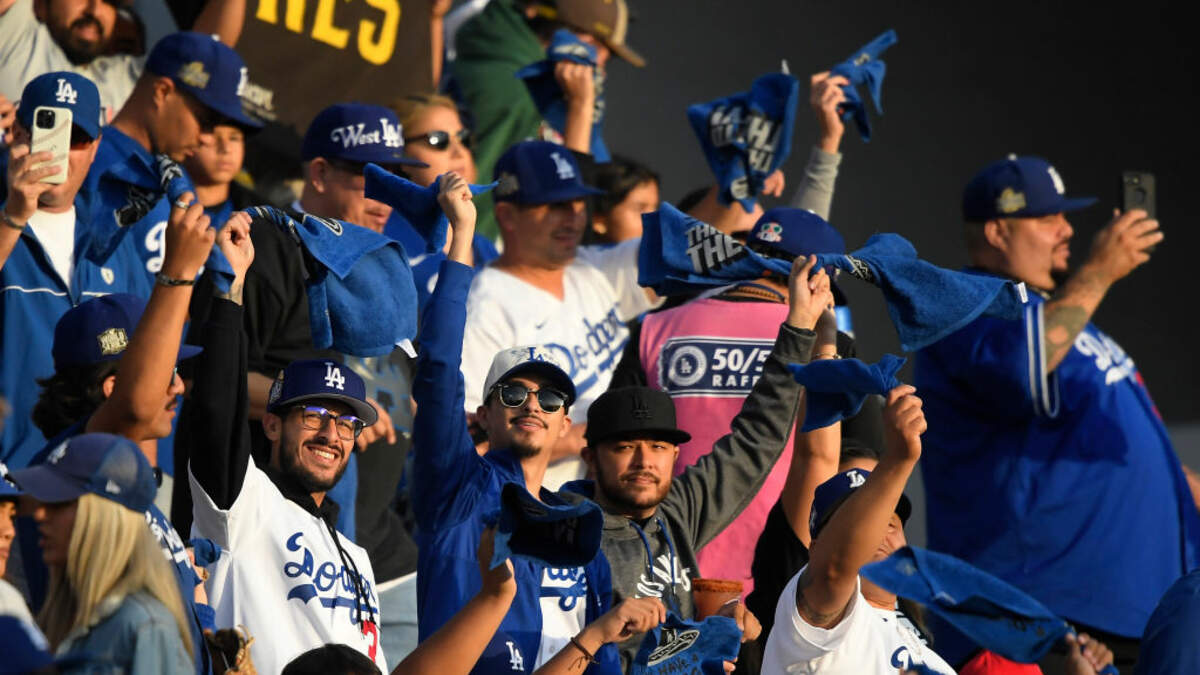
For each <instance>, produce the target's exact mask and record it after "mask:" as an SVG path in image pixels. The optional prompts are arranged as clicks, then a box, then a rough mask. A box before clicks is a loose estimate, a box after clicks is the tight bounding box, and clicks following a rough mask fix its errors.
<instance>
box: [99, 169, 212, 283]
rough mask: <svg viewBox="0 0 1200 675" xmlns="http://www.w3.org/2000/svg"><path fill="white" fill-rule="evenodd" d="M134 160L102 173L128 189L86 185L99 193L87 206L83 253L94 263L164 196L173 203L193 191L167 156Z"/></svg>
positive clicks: (186, 179)
mask: <svg viewBox="0 0 1200 675" xmlns="http://www.w3.org/2000/svg"><path fill="white" fill-rule="evenodd" d="M134 160H137V157H134V158H132V159H131V160H130V161H126V162H124V163H121V164H115V165H113V166H111V167H108V168H107V169H105V172H104V173H103V176H104V179H105V180H110V179H115V180H116V181H120V182H123V183H127V184H129V186H130V187H129V190H128V191H126V192H122V191H107V192H104V191H100V190H98V189H97V186H96V185H95V183H91V184H90V187H88V188H86V189H88V190H90V191H93V192H98V193H100V194H99V195H98V197H99V198H98V199H97V200H96V201H95V202H93V203H92V204H91V205H90V208H91V209H92V214H91V220H92V222H91V226H90V234H89V236H90V240H89V243H88V248H87V250H86V252H85V253H84V255H85V256H86V257H87V259H88V260H91V261H92V262H95V263H97V264H102V263H103V262H104V261H106V260H108V258H109V256H111V255H112V253H113V251H115V250H116V248H117V246H118V245H119V244H120V243H121V239H122V238H123V237H124V236H125V233H127V232H129V230H130V229H131V226H132V225H134V224H135V223H137V222H138V221H139V220H141V219H142V218H144V217H145V216H146V214H147V213H149V212H150V211H151V209H153V208H154V206H155V204H157V203H158V201H159V200H160V199H162V198H163V197H164V196H165V197H166V198H167V199H168V200H170V201H171V202H172V203H174V202H175V201H176V200H178V199H179V198H180V197H182V196H183V193H185V192H191V193H193V194H195V192H196V188H195V186H193V185H192V179H191V178H189V177H188V175H187V172H186V171H184V170H183V167H182V166H180V165H179V164H178V163H177V162H175V161H174V160H172V159H171V158H170V157H168V156H166V155H155V156H154V165H153V166H151V165H149V164H148V162H147V161H146V160H145V159H142V160H140V161H134ZM95 175H96V178H92V177H91V175H89V177H88V180H89V181H92V180H99V179H100V175H101V174H99V173H97V174H95ZM114 200H117V201H114ZM226 267H228V263H226ZM226 290H228V289H226Z"/></svg>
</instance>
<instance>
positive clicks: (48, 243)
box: [29, 206, 75, 288]
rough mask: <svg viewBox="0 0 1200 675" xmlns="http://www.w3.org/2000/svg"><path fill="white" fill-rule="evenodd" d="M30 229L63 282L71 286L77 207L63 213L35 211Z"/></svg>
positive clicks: (73, 268) (68, 286) (30, 221)
mask: <svg viewBox="0 0 1200 675" xmlns="http://www.w3.org/2000/svg"><path fill="white" fill-rule="evenodd" d="M29 229H31V230H33V236H35V237H37V240H38V243H39V244H41V245H42V250H43V251H45V252H46V257H48V258H50V264H51V265H53V266H54V271H55V272H58V276H59V277H61V278H62V280H63V284H65V285H66V287H67V288H70V287H71V275H72V274H73V273H74V272H75V207H74V206H72V207H71V208H70V209H69V210H67V211H64V212H62V213H50V212H48V211H41V210H38V211H34V212H33V216H31V217H30V218H29Z"/></svg>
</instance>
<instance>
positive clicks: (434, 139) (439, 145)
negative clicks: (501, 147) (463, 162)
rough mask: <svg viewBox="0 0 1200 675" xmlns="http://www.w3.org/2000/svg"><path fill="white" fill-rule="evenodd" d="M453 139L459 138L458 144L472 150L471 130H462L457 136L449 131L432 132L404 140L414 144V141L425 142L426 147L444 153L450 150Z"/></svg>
mask: <svg viewBox="0 0 1200 675" xmlns="http://www.w3.org/2000/svg"><path fill="white" fill-rule="evenodd" d="M452 137H453V138H457V139H458V142H459V143H460V144H462V146H463V147H464V148H466V149H468V150H470V149H471V130H470V129H460V130H459V131H458V133H456V134H451V133H450V132H449V131H431V132H429V133H427V134H421V135H419V136H410V137H408V138H406V139H404V142H405V143H412V142H413V141H424V142H425V144H426V145H428V146H429V147H431V148H433V149H434V150H438V151H442V150H448V149H450V139H451V138H452Z"/></svg>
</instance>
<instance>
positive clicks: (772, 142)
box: [687, 73, 800, 213]
mask: <svg viewBox="0 0 1200 675" xmlns="http://www.w3.org/2000/svg"><path fill="white" fill-rule="evenodd" d="M799 96H800V83H799V82H797V81H796V78H794V77H792V76H791V75H788V74H786V73H770V74H768V75H763V76H762V77H759V78H758V79H756V80H755V81H754V84H753V85H751V87H750V91H749V92H743V93H740V94H734V95H733V96H727V97H725V98H719V99H717V100H715V101H711V102H709V103H696V104H694V105H690V106H688V109H687V115H688V121H689V122H691V124H692V130H693V131H695V132H696V137H697V138H699V139H700V148H701V150H703V151H704V156H705V158H707V159H708V165H709V167H711V168H712V170H713V173H714V174H716V177H717V184H718V186H719V188H720V190H719V191H718V193H717V199H718V200H719V201H720V202H721V203H722V204H725V205H728V204H730V203H732V202H733V201H734V200H737V202H738V203H739V204H741V205H742V208H743V209H745V210H746V213H750V212H751V211H753V210H754V204H755V197H756V196H758V195H759V194H760V193H761V192H762V189H763V181H765V180H766V178H767V176H769V175H771V172H773V171H774V170H775V169H778V168H779V167H780V166H782V165H783V163H784V161H785V160H787V157H788V154H789V153H790V152H791V151H792V126H793V122H794V121H795V119H796V102H797V101H798V100H799Z"/></svg>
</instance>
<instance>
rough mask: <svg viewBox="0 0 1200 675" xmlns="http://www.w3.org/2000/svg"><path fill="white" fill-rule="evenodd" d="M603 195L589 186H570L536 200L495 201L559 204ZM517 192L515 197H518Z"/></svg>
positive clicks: (600, 191) (503, 199) (498, 199)
mask: <svg viewBox="0 0 1200 675" xmlns="http://www.w3.org/2000/svg"><path fill="white" fill-rule="evenodd" d="M602 194H605V192H604V190H599V189H597V188H594V187H591V186H589V185H570V186H567V187H565V188H560V189H558V190H552V191H550V192H548V193H546V194H543V195H540V196H539V197H538V198H537V199H505V198H503V197H496V201H514V202H517V203H518V204H529V205H537V204H559V203H561V202H570V201H575V200H576V199H584V198H587V197H591V196H593V195H602ZM519 195H520V193H519V192H518V193H517V195H516V196H519Z"/></svg>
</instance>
